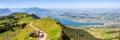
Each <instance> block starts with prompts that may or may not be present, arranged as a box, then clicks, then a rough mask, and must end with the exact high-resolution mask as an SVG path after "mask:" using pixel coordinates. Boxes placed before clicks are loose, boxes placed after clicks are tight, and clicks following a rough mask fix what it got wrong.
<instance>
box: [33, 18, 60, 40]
mask: <svg viewBox="0 0 120 40" xmlns="http://www.w3.org/2000/svg"><path fill="white" fill-rule="evenodd" d="M57 22H58V21H55V20H52V19H51V18H49V17H48V18H43V19H40V20H36V21H34V22H33V26H35V27H37V28H39V29H40V30H42V31H43V32H45V33H46V34H47V39H46V40H49V39H56V37H58V36H60V34H61V28H60V25H59V24H57Z"/></svg>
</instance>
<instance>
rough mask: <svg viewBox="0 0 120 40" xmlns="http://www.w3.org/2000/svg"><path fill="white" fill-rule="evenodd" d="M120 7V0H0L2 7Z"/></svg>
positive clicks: (0, 6)
mask: <svg viewBox="0 0 120 40" xmlns="http://www.w3.org/2000/svg"><path fill="white" fill-rule="evenodd" d="M29 7H39V8H120V0H0V8H29Z"/></svg>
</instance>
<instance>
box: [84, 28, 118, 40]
mask: <svg viewBox="0 0 120 40" xmlns="http://www.w3.org/2000/svg"><path fill="white" fill-rule="evenodd" d="M83 29H84V28H83ZM113 29H116V28H107V27H101V28H89V29H84V30H86V31H87V32H89V33H91V34H92V35H93V36H95V37H96V38H100V39H111V38H112V39H111V40H117V38H114V37H116V36H117V35H118V34H119V33H118V32H117V33H115V32H114V33H108V32H110V31H114V30H113ZM117 29H119V28H117Z"/></svg>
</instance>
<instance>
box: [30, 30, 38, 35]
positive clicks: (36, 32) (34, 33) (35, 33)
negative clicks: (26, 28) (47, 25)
mask: <svg viewBox="0 0 120 40" xmlns="http://www.w3.org/2000/svg"><path fill="white" fill-rule="evenodd" d="M39 34H40V31H38V30H34V31H33V32H31V33H30V35H29V37H39Z"/></svg>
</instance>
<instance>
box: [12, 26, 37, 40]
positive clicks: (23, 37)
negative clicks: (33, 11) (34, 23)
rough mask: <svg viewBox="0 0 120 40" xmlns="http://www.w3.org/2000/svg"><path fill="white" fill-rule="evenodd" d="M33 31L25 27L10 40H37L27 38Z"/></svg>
mask: <svg viewBox="0 0 120 40" xmlns="http://www.w3.org/2000/svg"><path fill="white" fill-rule="evenodd" d="M33 30H34V29H33V28H31V27H30V26H29V25H27V26H26V27H25V28H23V29H22V30H21V32H20V33H18V34H17V35H16V36H14V37H12V38H11V39H10V40H37V39H36V38H29V34H30V33H31V32H32V31H33Z"/></svg>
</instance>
